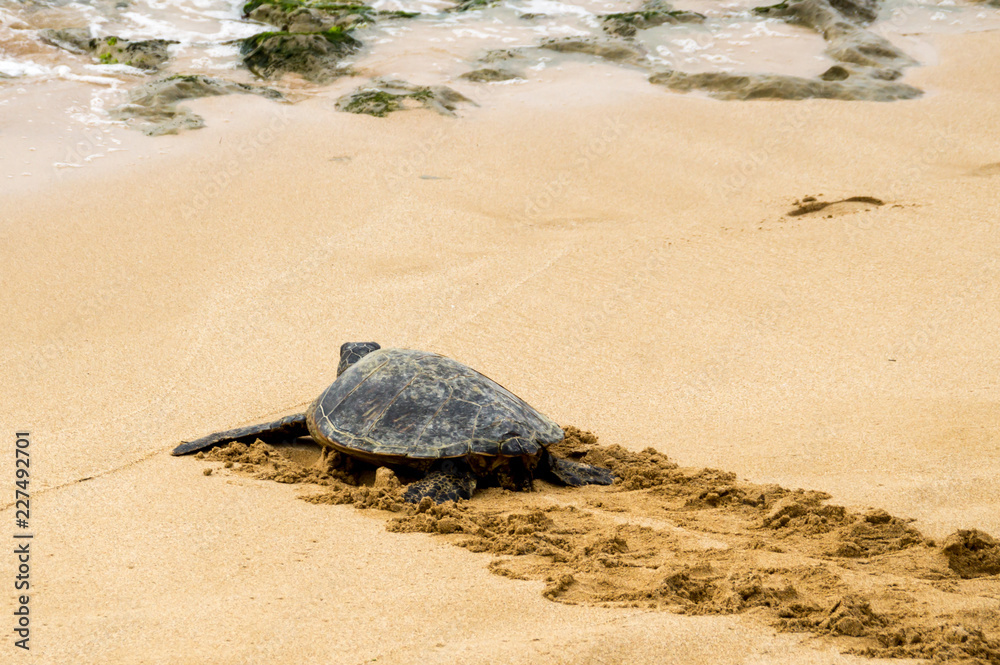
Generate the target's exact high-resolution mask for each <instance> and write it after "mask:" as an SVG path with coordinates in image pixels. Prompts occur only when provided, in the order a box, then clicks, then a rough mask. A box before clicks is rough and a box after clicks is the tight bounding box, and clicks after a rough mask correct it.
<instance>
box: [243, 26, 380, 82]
mask: <svg viewBox="0 0 1000 665" xmlns="http://www.w3.org/2000/svg"><path fill="white" fill-rule="evenodd" d="M359 48H361V42H359V41H358V40H357V39H355V38H354V37H352V36H351V35H350V34H349V32H348V31H347V30H345V29H343V28H340V27H332V28H330V29H329V30H325V31H323V32H304V33H297V32H262V33H260V34H257V35H254V36H253V37H248V38H246V39H244V40H243V41H242V44H241V46H240V52H241V53H242V54H243V64H244V65H246V67H247V69H249V70H250V71H251V72H253V73H254V74H256V75H257V76H259V77H261V78H271V77H272V76H275V75H280V74H283V73H284V72H295V73H296V74H301V75H302V76H303V77H304V78H306V79H307V80H310V81H313V82H315V83H323V82H326V81H329V80H330V79H332V78H335V77H337V76H341V75H343V74H345V73H346V70H345V69H344V68H343V67H340V60H341V59H343V58H344V57H346V56H348V55H350V54H352V53H354V52H355V51H357V50H358V49H359Z"/></svg>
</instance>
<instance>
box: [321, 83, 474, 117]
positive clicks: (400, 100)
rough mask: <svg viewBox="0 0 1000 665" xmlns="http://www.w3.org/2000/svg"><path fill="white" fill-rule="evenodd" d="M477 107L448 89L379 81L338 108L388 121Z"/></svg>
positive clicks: (449, 113)
mask: <svg viewBox="0 0 1000 665" xmlns="http://www.w3.org/2000/svg"><path fill="white" fill-rule="evenodd" d="M463 102H464V103H469V104H471V103H473V102H472V100H470V99H469V98H467V97H465V96H464V95H462V94H460V93H458V92H455V91H454V90H452V89H451V88H447V87H445V86H417V85H412V84H410V83H407V82H406V81H390V80H385V79H375V80H374V81H372V82H371V83H370V84H368V85H367V86H364V87H362V88H358V89H357V90H355V91H354V92H352V93H351V94H349V95H345V96H343V97H341V98H340V99H339V100H337V108H338V109H339V110H341V111H347V112H348V113H363V114H367V115H373V116H376V117H378V118H384V117H385V116H387V115H389V114H390V113H392V112H393V111H400V110H406V109H410V108H421V107H422V108H428V109H433V110H435V111H437V112H438V113H441V114H442V115H449V116H453V115H455V108H456V107H457V106H458V104H460V103H463Z"/></svg>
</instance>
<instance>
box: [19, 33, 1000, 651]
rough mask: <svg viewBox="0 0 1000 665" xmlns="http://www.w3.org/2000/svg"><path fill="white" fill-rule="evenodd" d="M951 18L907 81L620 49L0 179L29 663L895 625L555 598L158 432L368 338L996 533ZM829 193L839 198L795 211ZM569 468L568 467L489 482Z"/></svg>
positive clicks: (658, 640)
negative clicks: (406, 102) (616, 60)
mask: <svg viewBox="0 0 1000 665" xmlns="http://www.w3.org/2000/svg"><path fill="white" fill-rule="evenodd" d="M934 47H935V51H936V63H935V64H931V65H928V66H923V67H919V68H915V69H913V70H911V71H909V72H908V73H907V75H906V82H907V83H909V84H912V85H915V86H918V87H920V88H921V89H923V90H925V91H926V94H925V95H924V96H923V97H921V98H919V99H913V100H906V101H897V102H891V103H877V102H842V101H830V100H804V101H746V102H723V101H718V100H713V99H708V98H706V97H704V96H700V95H676V94H671V93H668V92H666V91H665V90H664V89H663V88H660V87H657V86H651V85H648V84H647V83H646V80H645V76H644V75H643V74H642V73H641V72H629V71H625V70H621V71H620V72H619V73H618V74H617V75H616V76H615V77H613V78H608V80H607V81H606V82H602V85H601V86H600V87H595V88H593V89H582V88H580V87H579V86H575V85H570V84H569V83H566V82H565V81H564V80H562V79H559V80H555V79H554V80H553V81H552V85H551V86H549V87H547V88H544V90H545V92H544V94H542V93H539V91H538V89H537V88H532V89H531V90H526V89H518V88H516V87H513V86H508V87H506V88H505V89H504V91H503V95H502V98H501V97H500V96H498V93H495V92H481V93H479V94H481V95H483V96H484V97H485V96H489V97H490V99H489V102H490V103H480V105H479V106H478V107H469V109H468V110H466V111H463V112H462V113H461V114H460V117H458V118H450V117H444V116H441V115H438V114H435V113H432V112H430V111H426V110H414V111H407V112H403V113H396V114H393V115H390V116H389V117H387V118H373V117H369V116H362V115H352V114H348V113H338V112H336V111H335V109H333V108H332V106H331V104H330V103H329V101H328V100H325V99H318V98H317V99H305V100H303V101H299V102H298V103H295V104H278V103H275V102H272V101H269V100H267V99H262V98H256V97H250V96H243V95H232V96H227V97H216V98H208V99H201V100H194V101H191V102H188V105H189V106H190V107H191V108H192V109H194V110H195V111H196V112H197V113H199V114H200V115H202V116H203V117H204V118H205V119H206V127H205V128H203V129H200V130H197V131H189V132H184V133H181V134H179V135H176V136H164V137H155V138H150V137H145V136H142V135H141V134H139V133H138V132H131V133H128V135H127V136H126V137H125V138H124V139H123V140H124V143H123V145H122V147H123V148H127V149H128V150H127V151H122V152H118V153H115V154H112V155H110V156H108V157H107V158H106V159H101V160H98V161H96V162H95V163H93V164H91V165H88V166H87V168H80V169H61V170H52V171H50V172H47V175H43V176H40V177H37V178H31V179H28V178H22V179H10V180H7V181H6V182H4V183H0V198H2V201H3V202H2V214H0V234H2V242H0V252H2V266H3V268H2V272H3V283H4V293H5V294H6V296H5V297H4V298H3V300H2V301H0V308H2V315H3V321H4V325H3V327H2V331H0V337H2V340H3V344H2V345H3V349H4V352H3V355H2V369H3V375H4V377H5V380H4V381H3V382H2V383H0V394H2V401H3V403H4V404H5V405H6V408H5V409H4V415H3V423H4V426H3V428H2V430H0V434H2V445H0V451H2V454H3V456H4V460H5V461H4V462H3V464H2V465H0V469H3V470H4V471H3V483H4V488H5V489H4V496H5V499H4V501H3V503H2V506H3V508H2V510H0V515H2V517H3V523H4V524H5V525H6V526H5V533H6V534H7V535H5V537H4V538H5V542H6V543H8V544H10V543H13V540H12V539H11V538H10V536H11V534H12V533H14V532H15V529H14V527H13V524H14V512H15V506H14V503H13V501H12V499H13V497H14V493H13V488H12V487H11V486H12V484H13V482H14V469H15V467H14V459H15V440H16V436H15V432H18V431H30V433H31V465H32V466H31V469H32V476H31V478H32V486H31V489H32V491H31V503H32V506H31V507H32V510H31V520H32V529H33V532H34V538H33V540H32V542H31V548H32V559H31V565H32V567H31V575H32V578H31V585H32V595H31V601H30V610H31V617H32V633H31V650H30V651H29V652H25V651H23V650H21V649H17V648H15V647H14V644H13V643H14V637H13V635H12V633H11V631H10V629H9V628H8V627H3V628H2V629H0V633H3V634H5V635H6V637H5V638H4V644H3V645H2V646H0V653H3V654H4V656H3V660H4V662H11V663H15V662H16V663H22V662H23V663H64V662H88V663H91V662H92V663H171V664H177V663H209V662H210V663H278V662H296V663H331V662H332V663H364V662H379V663H383V662H385V663H411V662H413V663H416V662H421V663H452V662H466V663H498V662H504V663H540V662H542V663H594V662H622V663H694V664H700V663H705V664H708V663H712V664H713V665H715V664H722V663H772V662H774V663H776V662H781V663H803V664H805V663H817V664H819V663H824V664H829V663H848V662H851V663H863V662H874V661H873V660H872V659H870V658H866V657H864V656H862V655H857V654H850V653H846V651H847V650H848V649H846V648H845V645H844V643H843V642H842V641H838V639H836V638H835V636H822V635H817V634H816V633H815V632H812V633H810V632H778V631H777V630H776V629H775V627H774V626H773V625H772V624H770V623H768V621H766V620H764V619H763V618H762V617H761V616H760V615H759V614H757V613H755V612H752V611H751V612H745V613H735V614H729V615H726V614H709V615H689V614H679V613H677V612H674V611H669V609H664V608H662V607H648V606H638V607H624V606H614V607H601V606H600V603H594V602H585V601H581V602H578V603H577V604H570V603H568V602H557V601H553V600H550V599H548V598H546V597H544V596H543V591H544V590H545V589H546V583H545V582H544V581H542V580H540V579H534V578H530V576H528V577H529V578H528V579H512V578H511V577H509V576H503V575H497V574H493V572H491V568H490V566H491V561H494V560H496V555H493V554H490V553H488V552H487V553H476V552H472V551H469V550H468V549H465V548H461V547H455V546H454V541H455V540H456V538H455V537H454V536H441V535H432V534H427V533H398V532H393V531H388V530H387V529H386V520H387V519H388V517H387V516H386V515H384V514H379V513H378V511H362V510H357V509H355V508H354V507H352V506H350V505H323V504H314V503H309V502H306V501H303V500H301V499H300V498H299V495H300V494H302V493H303V491H306V492H308V491H310V490H309V488H305V489H304V486H302V485H295V484H282V483H276V482H272V481H268V480H261V479H255V478H251V477H248V476H246V475H241V474H238V473H234V472H232V470H231V469H224V468H220V466H221V465H219V464H215V465H214V466H213V467H212V468H214V469H217V470H216V471H214V472H213V473H212V474H211V475H205V474H204V473H203V471H204V469H205V468H206V467H207V466H208V463H207V462H204V461H199V460H195V459H192V458H174V457H171V456H170V455H169V452H170V450H171V449H172V448H173V447H174V446H175V445H177V443H178V442H179V441H181V440H187V439H191V438H194V437H198V436H201V435H203V434H206V433H208V432H212V431H216V430H221V429H226V428H230V427H235V426H237V425H240V424H246V423H252V422H258V421H262V420H267V419H270V418H275V417H278V416H280V415H283V414H286V413H292V412H296V411H301V410H302V409H303V408H304V406H305V405H306V404H308V403H309V402H311V401H312V400H313V399H314V398H315V396H316V395H318V394H319V392H320V391H321V390H322V389H323V388H324V387H326V386H327V385H328V384H329V382H330V381H332V380H333V378H334V377H335V375H336V367H337V362H338V349H339V346H340V344H341V343H342V342H345V341H353V340H369V339H371V340H377V341H379V342H380V343H381V344H382V345H383V346H386V347H402V348H416V349H427V350H432V351H435V352H438V353H442V354H444V355H447V356H449V357H452V358H455V359H457V360H460V361H461V362H464V363H466V364H468V365H470V366H471V367H474V368H476V369H478V370H480V371H482V372H483V373H485V374H487V375H488V376H490V377H491V378H493V379H495V380H496V381H498V382H499V383H501V384H502V385H504V386H506V387H507V388H509V389H510V390H511V391H512V392H514V393H515V394H517V395H520V396H521V397H523V398H524V399H526V400H527V401H528V402H529V403H531V404H532V405H534V406H535V407H537V408H538V409H539V410H540V411H542V412H544V413H546V414H548V415H549V416H550V417H552V418H553V419H554V420H555V421H556V422H558V423H559V424H561V425H564V426H566V425H573V426H576V427H579V428H581V429H584V430H588V431H591V432H593V433H595V434H596V435H597V436H598V437H599V438H600V442H601V443H602V444H605V445H618V446H621V447H622V448H624V449H626V450H628V451H632V452H636V453H638V451H641V450H643V449H645V448H647V447H652V448H655V449H656V450H657V451H659V452H660V453H662V455H664V456H666V457H667V458H669V460H671V461H672V462H674V463H677V464H679V465H681V467H690V468H700V467H711V468H715V469H721V470H724V471H727V472H731V473H733V474H735V476H736V477H737V478H738V479H739V480H740V481H741V482H747V483H755V484H761V485H764V484H769V483H773V484H778V485H781V486H783V487H786V488H804V489H807V490H816V491H821V492H826V493H828V494H829V495H830V496H831V498H830V500H829V502H830V503H831V504H837V505H842V506H846V507H847V508H848V509H850V510H854V511H860V512H863V511H866V510H870V509H883V510H885V511H888V512H889V513H891V514H892V515H895V516H898V517H900V518H913V519H914V521H913V522H912V523H910V526H912V527H914V528H916V529H918V530H919V531H920V532H921V533H922V534H923V535H924V536H926V537H927V538H928V539H933V540H938V541H940V540H943V539H944V538H946V537H947V536H948V535H949V534H951V533H953V532H954V531H956V530H958V529H971V528H976V529H979V530H981V531H983V532H985V533H988V534H993V535H994V536H1000V454H998V453H1000V408H998V399H1000V398H998V394H1000V393H998V383H997V376H998V375H1000V356H998V354H997V353H996V348H997V345H996V339H997V331H998V330H1000V308H998V307H997V303H998V302H1000V289H998V287H997V284H998V283H1000V258H998V257H1000V235H998V233H997V226H996V224H997V222H996V213H997V210H998V209H1000V194H998V191H1000V190H998V188H997V183H998V182H1000V180H998V178H1000V165H998V164H1000V146H998V145H997V143H996V141H995V137H996V127H997V126H998V123H1000V92H998V90H997V88H996V81H997V80H1000V33H997V32H981V33H973V34H963V35H954V36H942V37H939V38H937V39H936V40H935V42H934ZM604 66H605V65H602V67H604ZM581 67H583V65H581ZM599 72H600V70H599V71H598V73H599ZM53 94H58V90H56V91H55V92H54V93H53ZM473 99H475V98H473ZM35 101H37V99H36V100H34V101H32V100H30V99H29V96H25V97H24V101H23V102H16V103H14V104H13V105H12V106H10V107H8V108H9V109H14V108H15V107H16V106H17V104H18V103H20V104H22V106H23V108H24V109H27V108H28V107H29V105H30V104H33V103H34V102H35ZM480 101H481V102H484V101H485V100H480ZM17 108H21V107H17ZM29 117H30V116H29V115H26V114H22V113H12V114H11V115H10V116H9V118H8V119H7V120H8V121H9V124H8V125H7V127H6V131H5V132H4V133H3V134H0V144H2V145H3V146H4V150H5V151H9V152H8V153H7V154H8V155H10V154H14V152H13V151H19V150H21V149H24V150H25V152H24V155H25V159H27V160H30V159H37V160H38V161H39V163H41V162H43V161H44V159H43V158H42V157H38V156H37V155H41V154H43V153H44V155H45V156H46V158H47V156H49V155H50V153H51V154H55V153H56V152H57V151H58V150H59V149H61V148H57V147H51V146H52V145H54V144H52V143H46V134H45V132H46V129H45V128H44V127H36V126H35V125H30V124H28V119H29ZM29 144H30V145H31V146H38V147H39V150H38V151H35V152H32V153H28V152H27V147H28V145H29ZM47 145H48V146H49V147H46V146H47ZM18 154H20V153H18ZM33 155H34V156H33ZM8 167H10V168H14V167H13V166H11V165H10V164H9V163H4V167H3V168H5V169H7V168H8ZM18 168H21V167H20V166H19V167H18ZM24 168H28V167H24ZM15 170H16V169H15ZM806 197H814V198H815V199H816V200H817V201H819V202H828V203H831V204H832V205H829V206H826V207H820V208H819V209H817V210H814V211H811V212H810V211H808V210H807V211H806V212H804V214H798V215H792V216H790V215H789V214H788V213H790V212H792V211H793V210H796V208H797V207H799V206H802V205H803V203H809V202H810V201H805V202H803V199H804V198H806ZM854 197H862V199H863V200H860V201H853V202H852V201H847V199H850V198H854ZM868 199H877V200H878V201H879V202H881V203H880V204H876V203H871V202H867V200H868ZM591 489H592V488H587V489H586V491H585V493H584V494H581V495H580V496H583V497H588V499H587V500H593V499H594V498H595V497H597V496H598V495H596V494H593V493H587V492H589V491H590V490H591ZM536 495H537V496H536ZM546 496H553V497H555V499H553V500H556V499H558V500H563V501H573V500H574V499H573V497H574V495H573V494H572V493H571V492H570V491H569V490H558V491H556V490H555V489H552V488H548V489H543V491H541V492H537V493H534V494H532V495H526V496H525V497H520V496H519V495H513V497H511V496H506V495H503V494H501V493H500V492H499V490H488V491H486V492H483V493H481V494H479V495H477V496H476V497H475V498H474V499H473V501H472V502H470V503H475V502H478V506H479V508H480V509H482V510H490V509H496V510H508V511H515V512H516V510H517V506H516V505H514V504H513V503H512V502H516V501H519V500H521V499H522V498H523V500H525V501H528V500H532V501H536V502H537V501H540V500H544V499H545V497H546ZM581 500H582V499H581ZM622 501H624V499H622ZM622 511H623V512H620V513H616V514H618V515H620V516H622V517H621V519H623V520H624V522H625V523H628V521H629V519H630V518H629V515H630V513H629V505H628V503H627V502H626V503H623V504H622ZM664 519H667V518H664ZM674 526H675V527H677V528H684V527H683V525H680V526H678V525H677V524H674ZM12 548H13V545H11V547H5V549H12ZM928 556H930V554H928ZM941 557H942V558H941V561H942V562H943V563H942V569H947V563H946V562H944V559H943V555H941ZM830 565H831V566H834V565H836V564H835V563H832V564H830ZM0 571H3V572H2V574H3V575H4V580H3V582H2V584H3V585H4V587H5V588H8V586H7V585H8V580H11V579H13V577H14V575H15V572H16V562H15V561H14V556H13V555H10V554H8V555H5V557H4V563H3V566H2V567H0ZM858 574H859V575H860V574H861V573H858ZM900 575H902V573H900ZM876 578H877V576H872V577H871V579H872V580H875V581H877V579H876ZM900 579H902V577H901V578H900ZM875 581H873V582H872V584H875ZM883 581H884V580H883ZM906 583H908V582H900V584H903V585H904V586H905V584H906ZM956 584H957V585H958V586H956V587H955V589H956V590H955V591H954V592H953V595H954V597H955V598H958V597H959V595H960V596H961V599H962V602H966V601H968V602H972V601H973V600H974V601H975V602H976V603H979V605H977V606H976V607H979V608H980V609H981V611H983V612H987V611H990V610H989V608H990V607H992V608H993V609H994V610H995V608H996V605H997V603H998V601H1000V586H998V582H997V576H996V575H993V576H992V577H989V576H987V577H983V578H981V579H979V580H977V581H974V584H971V583H970V584H966V583H965V582H964V581H962V582H956ZM914 588H916V587H914ZM13 593H14V592H13V591H11V590H10V589H9V588H8V591H7V592H5V593H4V594H2V595H0V615H2V616H4V617H7V619H6V620H5V626H7V625H10V624H11V623H12V621H11V617H12V613H13V612H14V611H15V604H16V602H17V599H16V597H15V596H14V595H13ZM912 593H913V594H914V595H913V598H914V599H915V600H914V602H918V603H925V602H931V603H933V602H937V601H934V600H927V598H924V597H923V596H920V595H919V594H918V592H917V591H912ZM928 598H929V596H928ZM873 602H875V604H874V605H873V607H875V609H876V610H877V609H878V606H877V605H878V603H877V601H873ZM956 602H958V601H957V600H956ZM982 608H985V609H982ZM977 611H979V610H977ZM992 638H993V639H996V638H997V634H996V633H994V634H993V635H992ZM848 646H851V645H848ZM993 657H996V652H994V655H993ZM886 662H901V661H899V660H889V661H886ZM982 662H994V661H991V660H989V657H984V658H983V660H982Z"/></svg>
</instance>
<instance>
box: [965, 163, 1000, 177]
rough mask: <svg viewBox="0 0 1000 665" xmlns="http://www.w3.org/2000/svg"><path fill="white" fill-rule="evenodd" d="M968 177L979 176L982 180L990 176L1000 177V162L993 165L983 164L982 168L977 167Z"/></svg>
mask: <svg viewBox="0 0 1000 665" xmlns="http://www.w3.org/2000/svg"><path fill="white" fill-rule="evenodd" d="M968 175H974V176H979V177H980V178H988V177H990V176H995V175H1000V162H993V163H992V164H983V165H982V166H977V167H976V168H974V169H972V170H971V171H969V173H968Z"/></svg>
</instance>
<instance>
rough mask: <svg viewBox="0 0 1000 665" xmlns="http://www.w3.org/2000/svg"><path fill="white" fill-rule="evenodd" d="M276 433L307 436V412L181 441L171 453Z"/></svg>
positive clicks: (178, 453) (248, 439) (186, 451)
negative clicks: (189, 440)
mask: <svg viewBox="0 0 1000 665" xmlns="http://www.w3.org/2000/svg"><path fill="white" fill-rule="evenodd" d="M276 434H282V435H284V436H286V437H296V436H307V435H308V434H309V426H308V425H306V414H304V413H296V414H295V415H294V416H285V417H284V418H282V419H281V420H275V421H274V422H270V423H260V424H258V425H247V426H246V427H237V428H236V429H230V430H226V431H225V432H216V433H214V434H209V435H208V436H203V437H201V438H200V439H196V440H194V441H191V442H181V445H179V446H177V447H176V448H174V449H173V450H172V451H171V452H170V454H171V455H188V454H190V453H196V452H198V451H199V450H207V449H208V448H211V447H213V446H218V445H221V444H224V443H230V442H232V441H249V442H253V440H254V439H256V438H257V437H259V436H261V435H264V436H268V435H272V436H273V435H276Z"/></svg>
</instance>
